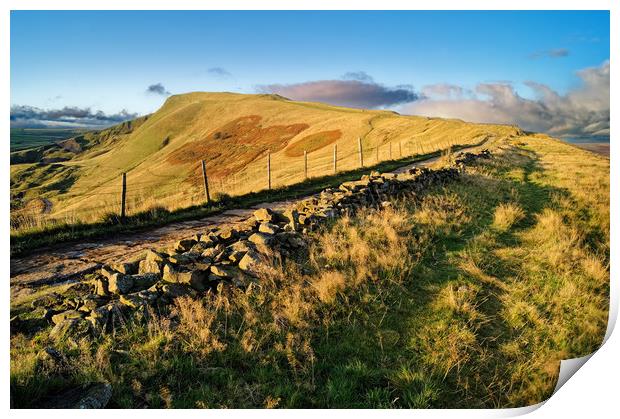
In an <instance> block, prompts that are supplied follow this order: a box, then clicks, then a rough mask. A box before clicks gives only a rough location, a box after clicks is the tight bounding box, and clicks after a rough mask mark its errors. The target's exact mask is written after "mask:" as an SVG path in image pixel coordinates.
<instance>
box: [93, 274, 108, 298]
mask: <svg viewBox="0 0 620 419" xmlns="http://www.w3.org/2000/svg"><path fill="white" fill-rule="evenodd" d="M95 294H97V295H100V296H102V297H105V296H108V295H110V291H109V290H108V280H107V279H104V278H97V280H96V282H95Z"/></svg>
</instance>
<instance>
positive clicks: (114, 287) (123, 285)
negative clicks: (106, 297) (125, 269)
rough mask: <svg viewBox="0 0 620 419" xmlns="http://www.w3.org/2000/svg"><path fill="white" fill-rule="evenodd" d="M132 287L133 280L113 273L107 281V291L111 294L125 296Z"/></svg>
mask: <svg viewBox="0 0 620 419" xmlns="http://www.w3.org/2000/svg"><path fill="white" fill-rule="evenodd" d="M132 287H133V278H132V277H131V276H129V275H124V274H121V273H115V274H114V275H112V276H111V277H110V278H109V279H108V290H109V291H110V292H111V293H113V294H127V293H128V292H129V291H131V288H132Z"/></svg>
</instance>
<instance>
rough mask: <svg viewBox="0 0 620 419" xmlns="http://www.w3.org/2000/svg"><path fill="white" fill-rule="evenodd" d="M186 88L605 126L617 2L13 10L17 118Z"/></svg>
mask: <svg viewBox="0 0 620 419" xmlns="http://www.w3.org/2000/svg"><path fill="white" fill-rule="evenodd" d="M190 91H231V92H240V93H261V92H273V93H279V94H281V95H283V96H286V97H288V98H290V99H295V100H312V101H321V102H328V103H333V104H336V105H343V106H353V107H360V108H376V109H392V110H395V111H397V112H401V113H404V114H421V115H427V116H442V117H456V118H462V119H465V120H472V121H476V122H494V123H516V124H519V125H520V126H522V128H524V129H528V130H533V131H544V132H549V133H551V134H554V135H558V136H601V135H602V136H605V135H607V136H608V135H609V12H607V11H524V12H519V11H508V12H501V11H498V12H480V11H464V12H448V11H437V12H431V11H413V12H408V11H397V12H387V11H367V12H361V11H340V12H337V11H324V12H321V11H315V12H308V11H306V12H277V11H248V12H240V11H230V12H219V11H79V12H77V11H76V12H71V11H12V12H11V125H12V126H15V127H18V126H71V125H73V126H95V127H96V126H105V125H111V124H113V123H116V122H119V121H122V120H126V119H129V118H132V117H134V116H136V115H143V114H147V113H151V112H153V111H155V110H157V109H158V108H159V107H160V106H161V105H162V103H163V102H164V101H165V100H166V98H167V97H168V96H170V95H171V94H179V93H186V92H190Z"/></svg>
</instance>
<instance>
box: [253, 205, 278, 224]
mask: <svg viewBox="0 0 620 419" xmlns="http://www.w3.org/2000/svg"><path fill="white" fill-rule="evenodd" d="M254 218H256V221H258V222H259V223H264V222H268V223H270V222H272V221H273V211H272V210H271V209H269V208H260V209H257V210H256V211H254Z"/></svg>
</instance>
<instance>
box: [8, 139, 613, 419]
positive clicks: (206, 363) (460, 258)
mask: <svg viewBox="0 0 620 419" xmlns="http://www.w3.org/2000/svg"><path fill="white" fill-rule="evenodd" d="M520 141H522V142H523V143H524V144H525V145H520V146H516V145H514V144H513V145H511V144H503V146H504V148H505V150H504V151H503V152H501V153H499V154H498V155H497V156H496V157H495V158H494V159H493V160H490V161H488V162H484V163H483V164H481V165H479V166H477V167H474V168H472V169H470V170H469V171H468V173H467V174H466V175H465V176H464V179H463V181H462V182H457V183H454V184H450V185H447V186H445V187H440V188H433V189H431V190H430V191H428V193H426V194H422V195H421V196H418V197H416V198H415V199H414V198H412V197H405V198H403V199H400V200H392V206H391V207H387V208H384V209H380V210H374V209H365V210H361V211H360V212H359V213H358V214H357V215H355V216H349V217H343V218H340V219H338V220H336V221H334V222H333V224H330V225H326V226H325V227H323V228H322V229H320V231H318V232H316V233H313V234H312V236H311V240H310V247H309V249H308V258H307V259H306V258H305V257H303V258H301V259H300V260H297V259H295V258H293V259H291V260H288V261H286V262H282V261H276V263H274V264H273V266H271V267H267V268H265V271H264V272H262V273H261V275H260V278H259V279H258V280H257V281H256V283H253V284H252V285H251V286H249V287H248V288H247V289H246V290H241V289H238V288H233V287H220V289H219V290H218V292H216V293H209V294H207V295H206V296H204V297H203V298H202V299H198V300H191V299H180V300H177V302H176V304H175V306H174V307H173V309H172V313H171V314H172V317H168V316H156V315H153V314H151V315H149V316H147V317H148V321H147V322H146V325H144V323H139V322H137V323H131V324H128V325H127V326H126V327H125V328H121V329H120V330H118V331H117V332H116V335H114V336H106V337H103V338H101V339H100V340H99V341H92V342H91V341H86V340H83V341H79V342H75V343H72V342H70V341H67V342H64V343H61V344H60V345H61V349H62V350H63V351H65V352H66V353H69V354H71V356H70V360H69V365H71V368H74V370H73V371H74V373H75V374H76V376H77V377H79V380H80V381H86V380H89V379H92V378H93V377H102V378H105V379H107V380H109V381H111V382H112V383H113V385H114V386H115V389H116V390H115V401H116V402H117V403H118V404H119V405H120V406H127V407H129V406H136V405H139V404H140V403H145V404H146V405H147V406H151V407H469V408H472V407H515V406H525V405H529V404H533V403H538V402H540V401H542V400H544V399H545V398H547V397H548V396H549V395H550V394H551V391H552V390H553V388H554V387H555V383H556V380H557V374H558V368H559V361H560V360H561V359H566V358H571V357H578V356H583V355H586V354H588V353H590V352H591V351H593V350H595V349H596V348H597V347H598V345H599V344H600V343H601V341H602V338H603V336H604V333H605V327H606V324H607V309H608V304H609V253H608V251H609V241H608V240H609V232H608V230H607V228H608V220H607V219H606V217H607V216H608V214H609V211H608V208H607V207H606V204H607V203H608V202H609V201H608V196H607V194H608V189H607V185H608V182H609V179H608V176H609V174H608V171H606V166H605V164H604V162H603V163H602V162H600V161H598V160H597V158H596V157H591V156H589V155H586V154H584V155H581V156H579V159H574V158H573V157H571V156H566V155H570V153H571V152H572V148H570V147H568V146H563V145H561V144H556V143H555V142H553V141H551V140H549V141H547V140H545V139H540V138H538V137H534V138H530V137H527V138H525V139H521V140H520ZM565 154H566V155H565ZM558 161H559V162H562V161H564V162H565V163H564V164H556V163H554V162H558ZM576 161H579V162H580V163H579V166H578V169H579V170H582V171H584V172H585V171H587V172H588V173H589V175H590V176H592V177H598V178H599V180H597V181H594V180H592V179H587V180H586V179H583V178H578V179H571V178H568V177H565V176H564V175H563V174H560V173H558V171H562V170H569V169H574V164H577V163H575V162H576ZM588 164H591V166H588ZM517 168H518V169H519V170H517ZM515 173H518V176H515ZM584 183H585V184H589V185H599V186H597V187H592V188H591V189H590V194H585V193H584V192H583V190H582V188H583V185H584ZM48 344H51V342H50V341H49V340H48V337H47V335H46V332H43V333H42V334H40V335H38V336H37V337H36V339H33V340H29V339H27V338H26V337H24V336H23V335H16V336H13V338H12V340H11V355H12V356H11V382H12V385H14V386H15V387H17V388H19V389H20V391H22V393H23V394H29V397H30V398H31V399H32V400H35V399H36V397H37V396H41V395H42V394H44V391H45V388H44V387H42V385H41V384H42V383H44V384H45V385H50V384H49V383H50V382H53V380H55V379H58V374H57V371H54V370H53V369H47V370H46V369H42V368H41V363H40V360H38V359H37V356H36V352H37V350H38V348H40V346H41V345H48ZM119 350H120V351H125V352H123V354H125V355H123V356H119V353H118V352H115V351H119ZM20 400H21V402H24V398H23V397H22V398H20Z"/></svg>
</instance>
